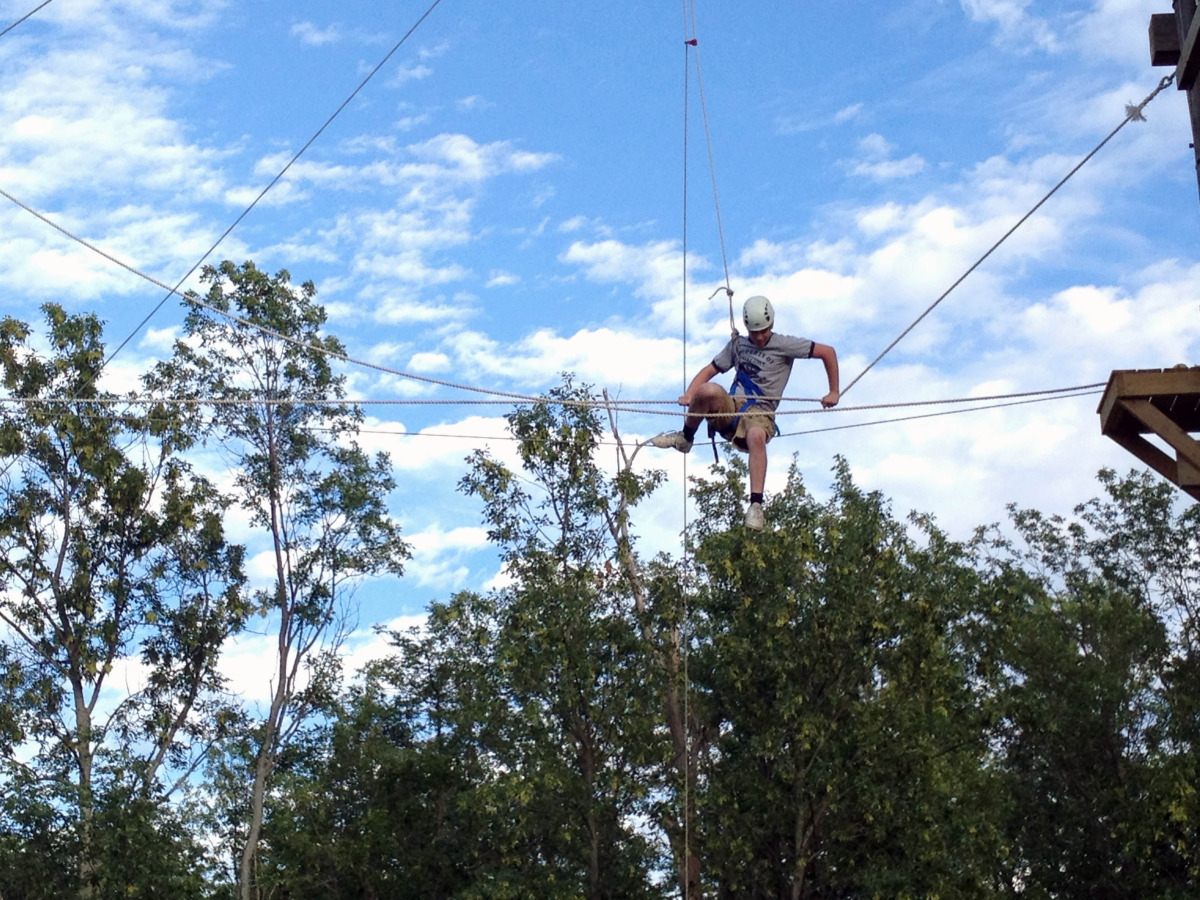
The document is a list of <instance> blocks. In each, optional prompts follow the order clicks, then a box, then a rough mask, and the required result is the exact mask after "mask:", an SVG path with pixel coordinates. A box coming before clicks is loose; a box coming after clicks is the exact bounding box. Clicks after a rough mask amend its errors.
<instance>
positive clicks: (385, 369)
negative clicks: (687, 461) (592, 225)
mask: <svg viewBox="0 0 1200 900" xmlns="http://www.w3.org/2000/svg"><path fill="white" fill-rule="evenodd" d="M440 2H441V0H436V2H435V3H434V4H433V5H432V6H430V7H429V9H428V10H427V11H426V13H425V14H424V15H423V16H422V21H423V20H424V18H425V17H426V16H428V15H429V13H430V12H432V10H433V9H434V7H436V6H437V4H438V3H440ZM417 24H420V22H418V23H417ZM416 27H417V26H416V25H414V26H413V29H415V28H416ZM413 29H410V30H409V32H408V34H406V35H405V38H404V39H402V40H401V42H400V43H403V40H405V39H407V37H408V36H409V35H411V34H412V31H413ZM399 46H400V44H399V43H398V44H397V45H396V48H398V47H399ZM689 46H693V47H694V46H695V45H690V44H689ZM396 48H393V50H392V51H391V53H394V52H395V49H396ZM389 56H390V53H389ZM385 60H386V58H385ZM381 65H382V63H381ZM377 70H378V67H376V70H375V71H377ZM372 74H374V71H373V72H372ZM368 77H369V76H368ZM1173 79H1174V76H1173V75H1171V76H1167V77H1166V78H1163V79H1162V81H1161V82H1160V83H1159V85H1158V87H1157V88H1156V89H1155V90H1154V91H1153V92H1152V93H1151V94H1150V95H1149V96H1147V97H1146V99H1145V100H1143V101H1142V102H1141V103H1140V104H1138V105H1136V106H1133V105H1129V106H1127V107H1126V116H1125V118H1124V120H1122V122H1121V124H1120V125H1118V126H1117V127H1116V128H1115V129H1114V130H1113V131H1112V132H1111V133H1110V134H1109V135H1108V136H1107V137H1105V138H1104V140H1102V141H1101V142H1100V143H1099V144H1098V145H1097V146H1096V147H1095V148H1094V149H1093V150H1092V151H1091V152H1090V153H1088V154H1087V155H1086V156H1085V157H1084V158H1083V159H1082V160H1081V161H1080V162H1079V163H1078V164H1077V165H1076V166H1075V167H1074V168H1073V169H1072V170H1071V171H1070V172H1069V173H1068V174H1067V175H1066V176H1065V177H1064V178H1063V179H1062V180H1060V181H1059V182H1058V184H1056V185H1055V186H1054V188H1052V189H1051V190H1050V191H1049V192H1048V193H1047V194H1046V195H1045V196H1043V197H1042V199H1041V200H1039V201H1038V203H1037V204H1036V205H1035V206H1034V207H1033V208H1031V209H1030V211H1029V212H1027V213H1026V214H1025V215H1024V216H1022V217H1021V219H1020V220H1018V222H1017V223H1016V224H1015V225H1013V226H1012V227H1011V228H1010V229H1009V230H1008V231H1007V232H1006V233H1005V234H1004V235H1003V236H1002V237H1001V238H1000V239H999V240H998V241H996V243H995V244H993V245H992V247H991V248H989V250H988V251H987V252H986V253H985V254H984V255H983V256H982V257H980V259H979V260H977V261H976V262H975V263H974V264H973V265H972V266H971V267H970V268H968V269H967V271H966V272H964V274H963V275H962V276H960V277H959V278H958V279H957V280H956V281H955V282H954V283H953V284H952V285H951V286H950V287H949V288H948V289H947V290H946V291H945V292H943V293H942V295H941V296H939V297H938V298H937V300H935V301H934V302H933V303H932V304H930V306H929V307H928V308H927V309H926V310H925V311H924V312H922V313H921V315H920V316H918V317H917V319H916V320H915V321H914V322H913V323H912V324H911V325H909V326H908V327H907V328H906V329H905V330H904V331H903V332H902V333H901V334H900V335H899V337H897V338H896V339H895V340H894V341H892V343H891V344H889V345H888V347H886V348H885V349H884V351H883V352H882V353H880V354H879V355H878V356H876V357H875V359H874V360H872V362H871V363H870V364H869V365H868V366H867V367H866V368H865V369H864V370H863V371H862V372H861V373H859V375H858V376H856V377H855V378H854V380H853V381H851V383H850V384H849V385H847V387H846V388H845V389H844V390H843V391H842V393H843V394H844V393H845V392H846V391H847V390H849V389H850V388H851V387H853V386H854V385H855V384H856V383H857V382H858V381H859V380H860V379H861V378H862V377H863V375H865V374H866V373H867V372H868V371H869V370H870V369H871V368H873V367H874V366H875V365H876V364H877V363H878V362H879V361H880V360H881V359H882V358H883V356H884V355H886V354H887V353H888V352H890V351H891V350H892V349H893V348H894V347H895V346H896V345H897V344H898V343H899V342H900V340H902V339H903V338H904V337H905V336H907V335H908V334H909V333H910V332H911V331H912V330H913V328H914V327H915V326H916V325H917V324H918V323H919V322H920V321H921V320H922V319H924V318H925V316H927V315H928V314H929V313H930V312H931V311H932V310H933V309H934V308H935V307H936V306H937V305H938V304H940V303H941V302H942V301H943V300H945V299H946V298H947V297H948V296H949V295H950V293H951V292H952V291H953V290H954V289H955V288H957V287H958V286H959V285H960V284H961V283H962V282H963V281H964V280H965V279H966V278H967V276H969V275H970V274H971V273H972V272H973V271H974V270H975V269H976V268H978V267H979V265H980V264H981V263H982V262H983V261H984V260H985V259H986V258H987V257H988V256H990V255H991V254H992V253H993V252H994V251H995V250H996V249H997V248H998V247H999V246H1000V245H1001V244H1002V243H1003V242H1004V241H1005V240H1007V239H1008V238H1009V237H1011V235H1012V234H1013V233H1014V232H1015V231H1016V230H1017V228H1018V227H1020V225H1022V224H1023V223H1024V222H1025V221H1027V220H1028V219H1029V218H1030V216H1032V214H1033V213H1034V212H1035V211H1036V210H1037V209H1038V208H1040V207H1041V206H1042V205H1043V204H1044V203H1045V202H1046V201H1047V200H1048V199H1049V198H1050V197H1051V196H1052V195H1053V194H1054V193H1056V192H1057V191H1058V190H1059V189H1060V188H1061V187H1062V186H1063V185H1064V184H1065V183H1066V182H1067V180H1068V179H1070V178H1071V177H1072V176H1073V175H1074V174H1075V173H1076V172H1078V171H1079V169H1080V168H1082V166H1083V165H1084V164H1085V163H1087V162H1088V161H1089V160H1090V159H1091V158H1092V157H1093V156H1095V154H1096V153H1097V152H1098V151H1099V150H1100V149H1101V148H1102V147H1104V146H1105V145H1106V144H1107V143H1108V142H1109V141H1110V140H1111V139H1112V138H1113V137H1114V136H1115V135H1116V134H1117V132H1119V131H1120V130H1121V128H1123V127H1124V126H1125V125H1126V124H1128V123H1129V122H1130V121H1140V120H1142V119H1143V116H1142V114H1141V113H1142V110H1143V109H1144V108H1145V106H1146V105H1147V104H1148V103H1149V102H1150V101H1151V100H1153V99H1154V97H1156V96H1157V95H1158V93H1159V92H1161V91H1162V90H1164V89H1165V88H1166V87H1167V86H1168V85H1169V84H1170V83H1171V82H1172V81H1173ZM365 84H366V79H364V81H363V82H362V84H360V85H359V88H357V89H356V93H357V91H358V90H360V89H361V87H362V86H363V85H365ZM701 97H702V102H703V92H702V91H701ZM347 102H348V101H347ZM345 105H346V104H343V105H342V107H340V108H339V111H340V109H341V108H343V107H344V106H345ZM335 115H336V114H335ZM332 118H333V117H330V120H329V121H332ZM328 124H329V122H326V126H327V125H328ZM326 126H322V128H324V127H326ZM313 140H315V136H314V138H313ZM311 143H312V140H310V141H309V143H308V144H306V145H305V147H307V146H309V145H310V144H311ZM710 144H711V142H710ZM710 150H711V146H710ZM298 155H299V154H297V158H298ZM294 161H295V158H293V162H294ZM711 161H712V155H711V152H710V163H711ZM281 176H282V173H281ZM281 176H277V177H276V179H275V181H273V182H272V184H274V183H276V182H277V181H278V180H279V177H281ZM268 187H270V186H268ZM263 193H265V190H264V192H263ZM0 196H3V197H5V198H7V199H8V200H10V201H11V202H13V203H14V204H16V205H17V206H19V207H20V208H21V209H23V210H25V211H26V212H28V213H30V214H31V215H33V216H34V217H36V218H37V219H39V220H40V221H42V222H43V223H45V224H47V225H49V226H50V227H52V228H54V229H55V230H56V231H58V232H60V233H61V234H63V235H64V236H65V237H67V238H69V239H70V240H73V241H75V242H77V243H79V244H80V245H82V246H83V247H85V248H87V249H88V250H91V251H92V252H94V253H96V254H97V255H99V256H101V257H103V258H104V259H107V260H108V261H110V262H112V263H114V264H115V265H118V266H120V267H121V268H123V269H125V270H127V271H128V272H130V273H132V274H134V275H136V276H138V277H140V278H142V279H144V280H146V281H148V282H149V283H151V284H154V285H156V286H157V287H160V288H163V289H164V290H165V291H167V295H166V296H165V297H164V298H163V300H162V301H160V303H159V305H158V307H156V309H155V311H157V309H158V308H160V307H161V306H162V304H163V303H165V301H166V299H167V298H168V297H170V296H172V295H177V294H178V287H179V285H176V286H175V287H171V286H169V285H167V284H165V283H163V282H161V281H159V280H158V279H156V278H153V277H152V276H150V275H148V274H146V273H144V272H142V271H140V270H139V269H137V268H136V267H134V266H132V265H130V264H129V263H126V262H124V261H123V260H120V259H118V258H117V257H115V256H114V255H112V254H110V253H108V252H106V251H104V250H103V249H101V248H99V247H97V246H95V245H94V244H92V243H90V242H88V241H86V240H84V239H83V238H81V237H79V236H77V235H75V234H73V233H72V232H70V231H69V230H67V229H66V228H64V227H62V226H61V225H59V224H58V223H56V222H54V221H53V220H51V219H50V218H49V217H48V216H46V215H44V214H43V213H40V212H38V211H37V210H35V209H34V208H33V207H31V206H29V205H28V204H26V203H24V202H22V201H21V200H19V199H18V198H16V197H14V196H13V195H12V194H10V193H8V192H7V191H5V190H3V189H2V188H0ZM261 197H262V194H260V195H259V198H258V199H261ZM256 202H257V200H256ZM248 211H249V210H247V212H248ZM245 214H246V213H243V215H242V216H241V217H239V221H240V220H241V218H244V216H245ZM718 218H719V213H718ZM235 224H236V223H235ZM231 230H232V226H231V228H230V229H229V231H231ZM229 231H227V232H226V235H227V234H228V233H229ZM721 240H722V253H723V254H724V237H723V234H722V238H721ZM218 243H219V242H218ZM216 246H217V244H214V245H213V248H212V249H210V250H209V253H208V254H206V257H205V258H207V256H208V255H210V254H211V253H212V251H213V250H214V249H215V248H216ZM202 261H203V260H201V262H202ZM199 264H200V263H197V266H198V265H199ZM194 270H195V267H193V270H192V271H194ZM185 278H186V276H185ZM180 284H182V281H181V282H180ZM719 290H721V288H718V291H719ZM725 290H726V291H727V292H729V288H728V286H726V288H725ZM179 296H180V298H181V299H182V300H184V301H185V302H187V303H190V304H192V305H194V306H198V307H201V308H204V309H207V310H209V311H210V312H212V313H214V314H216V315H220V316H223V317H225V318H227V319H229V320H231V321H235V322H238V323H239V324H241V325H244V326H246V327H249V328H254V329H256V330H258V331H260V332H262V333H264V334H267V335H268V336H271V337H274V338H275V339H277V340H281V341H284V342H290V343H293V344H296V345H299V346H304V347H311V346H312V345H308V344H305V343H304V342H302V341H298V340H296V339H295V338H291V337H288V336H287V335H283V334H280V333H279V332H276V331H274V330H272V329H270V328H267V327H266V326H264V325H261V324H260V323H256V322H252V321H249V320H247V319H243V318H241V317H238V316H236V315H234V314H232V313H230V312H228V311H227V310H222V309H219V308H217V307H214V306H211V305H209V304H207V303H205V302H204V301H202V300H200V299H199V297H196V296H188V295H179ZM731 309H732V304H731ZM151 315H153V313H151ZM731 318H732V313H731ZM148 319H149V317H147V319H146V320H143V323H142V325H144V324H145V321H148ZM142 325H139V326H138V330H140V329H141V327H142ZM134 334H136V331H135V332H134ZM132 337H133V335H130V337H129V338H126V340H125V341H124V342H123V343H122V347H123V346H124V345H125V344H127V343H128V342H129V340H131V339H132ZM119 349H120V348H118V350H119ZM316 349H318V350H319V351H320V352H323V353H325V354H326V355H328V356H330V357H332V358H335V359H339V360H341V361H343V362H346V363H348V364H351V365H357V366H361V367H364V368H368V369H373V370H375V371H378V372H382V373H385V374H390V375H394V376H397V377H400V378H405V379H409V380H413V381H418V382H424V383H428V384H434V385H440V386H443V387H448V388H452V389H456V390H462V391H468V392H472V393H479V394H484V395H488V396H493V397H501V398H504V399H507V400H516V401H520V402H533V403H551V404H554V403H564V402H565V401H563V400H556V399H554V398H549V397H545V396H540V395H530V394H525V393H520V392H514V391H501V390H496V389H493V388H484V387H478V386H475V385H469V384H463V383H459V382H452V381H447V380H444V379H438V378H433V377H430V376H424V375H419V374H416V373H413V372H405V371H402V370H400V369H396V368H392V367H390V366H384V365H380V364H377V363H372V362H369V361H366V360H362V359H358V358H355V357H353V356H350V355H348V354H344V353H339V352H337V351H333V350H330V349H328V348H325V347H318V348H316ZM114 355H115V353H114V354H112V355H110V356H109V358H108V360H106V361H105V362H106V363H107V362H109V361H111V359H112V356H114ZM764 399H769V400H777V401H800V402H817V400H816V398H808V397H786V396H783V397H768V398H764ZM576 402H580V403H584V404H586V405H594V406H597V407H599V406H601V405H603V404H602V402H601V401H600V400H598V399H597V400H594V401H576ZM917 402H919V401H917ZM673 403H674V401H666V400H643V401H638V404H639V405H654V404H660V405H667V404H673ZM616 408H619V406H618V407H616ZM842 409H846V408H842ZM832 411H840V410H837V409H835V410H803V411H790V410H788V411H780V412H779V413H778V414H779V415H790V414H796V413H797V412H799V413H808V412H832Z"/></svg>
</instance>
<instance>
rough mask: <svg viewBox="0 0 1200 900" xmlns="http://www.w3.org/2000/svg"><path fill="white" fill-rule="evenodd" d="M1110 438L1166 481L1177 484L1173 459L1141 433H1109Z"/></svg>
mask: <svg viewBox="0 0 1200 900" xmlns="http://www.w3.org/2000/svg"><path fill="white" fill-rule="evenodd" d="M1109 437H1110V438H1112V439H1113V440H1114V441H1116V442H1117V443H1118V444H1120V445H1121V446H1122V447H1124V448H1125V449H1126V450H1128V451H1129V452H1130V453H1132V454H1133V455H1134V456H1136V457H1137V458H1138V459H1140V460H1141V461H1142V462H1144V463H1145V464H1146V465H1148V466H1149V467H1150V468H1152V469H1153V470H1154V471H1155V472H1157V473H1158V474H1159V475H1161V476H1162V477H1163V478H1165V479H1167V481H1170V482H1172V483H1173V484H1179V467H1178V466H1177V465H1176V464H1175V460H1173V459H1171V457H1169V456H1167V454H1165V453H1163V452H1162V451H1161V450H1159V449H1158V448H1157V447H1155V446H1154V445H1153V444H1152V443H1150V442H1149V441H1148V440H1146V439H1145V438H1144V437H1142V436H1141V435H1137V434H1129V433H1127V432H1119V433H1116V434H1110V435H1109Z"/></svg>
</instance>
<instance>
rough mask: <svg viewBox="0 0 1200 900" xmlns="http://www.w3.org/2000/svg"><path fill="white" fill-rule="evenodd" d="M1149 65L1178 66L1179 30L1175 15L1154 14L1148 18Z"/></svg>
mask: <svg viewBox="0 0 1200 900" xmlns="http://www.w3.org/2000/svg"><path fill="white" fill-rule="evenodd" d="M1150 65H1152V66H1176V65H1179V28H1178V27H1177V26H1176V24H1175V13H1155V14H1154V15H1152V16H1151V17H1150Z"/></svg>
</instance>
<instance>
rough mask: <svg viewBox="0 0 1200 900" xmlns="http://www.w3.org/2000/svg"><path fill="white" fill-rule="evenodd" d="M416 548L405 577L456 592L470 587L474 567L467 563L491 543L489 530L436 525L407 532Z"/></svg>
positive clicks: (407, 566) (424, 584) (411, 545)
mask: <svg viewBox="0 0 1200 900" xmlns="http://www.w3.org/2000/svg"><path fill="white" fill-rule="evenodd" d="M405 540H406V541H408V544H409V546H410V547H411V548H412V559H411V560H409V562H408V564H407V565H406V567H405V577H406V578H410V579H412V580H413V581H414V582H416V584H417V585H419V586H421V587H436V588H439V589H440V590H444V591H453V590H457V589H461V588H463V587H465V586H466V583H467V579H468V577H469V576H470V568H469V566H467V565H466V563H465V562H464V560H465V558H466V557H467V556H468V555H470V554H471V553H473V552H475V551H477V550H480V549H483V548H484V547H486V546H487V545H488V538H487V532H486V531H485V530H484V529H482V528H474V527H459V528H451V529H449V530H443V528H442V527H441V526H440V525H433V526H431V527H429V528H426V529H425V530H423V531H419V532H416V533H412V534H406V535H405Z"/></svg>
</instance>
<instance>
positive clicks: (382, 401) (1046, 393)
mask: <svg viewBox="0 0 1200 900" xmlns="http://www.w3.org/2000/svg"><path fill="white" fill-rule="evenodd" d="M1104 385H1105V382H1103V381H1098V382H1095V383H1093V384H1078V385H1073V386H1072V387H1062V388H1046V389H1043V390H1040V391H1021V392H1018V393H1012V394H986V395H980V396H978V397H948V398H943V399H940V400H907V401H896V402H894V403H864V404H862V405H861V406H838V407H834V408H833V409H796V410H782V411H779V412H777V413H776V415H778V416H806V415H813V414H817V413H848V412H865V411H867V410H876V409H905V408H909V407H914V406H942V405H948V404H955V403H984V402H988V401H994V400H1013V399H1018V398H1025V397H1052V395H1055V394H1071V393H1077V392H1079V391H1095V390H1096V389H1097V388H1102V387H1104ZM513 399H517V400H522V401H525V402H529V403H545V404H549V405H551V406H563V407H587V408H600V407H605V408H609V409H612V410H614V411H616V412H626V413H638V414H642V415H651V416H653V415H659V416H662V415H667V416H676V415H678V413H677V412H675V411H673V410H662V409H647V408H645V407H643V406H642V405H641V404H653V403H657V404H662V405H665V404H667V403H674V401H666V400H626V401H621V400H611V401H609V402H608V403H605V402H603V401H602V400H571V399H561V398H556V397H546V396H544V395H516V396H514V397H513V398H510V399H507V400H482V399H470V400H451V399H444V398H436V397H423V398H366V399H359V400H348V399H341V400H336V399H329V398H327V397H288V398H279V397H272V398H268V397H245V398H228V397H221V398H218V397H207V398H206V397H138V396H132V397H115V396H113V397H92V398H87V399H83V400H81V399H78V398H74V397H45V398H43V397H13V396H7V397H0V405H4V404H25V405H36V404H39V403H40V404H45V405H47V406H66V405H69V404H72V403H81V404H89V403H90V404H97V405H101V406H117V405H121V404H128V405H130V406H155V405H158V404H166V405H174V404H179V405H185V404H194V405H199V406H253V405H267V406H281V405H296V406H300V405H307V406H319V405H326V406H508V405H510V404H511V403H512V400H513ZM711 415H713V416H718V415H725V414H724V413H712V414H711Z"/></svg>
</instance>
